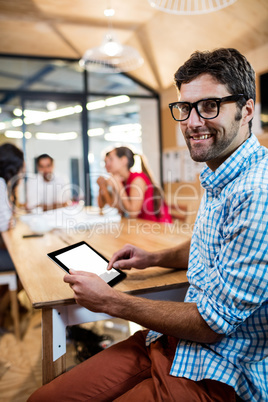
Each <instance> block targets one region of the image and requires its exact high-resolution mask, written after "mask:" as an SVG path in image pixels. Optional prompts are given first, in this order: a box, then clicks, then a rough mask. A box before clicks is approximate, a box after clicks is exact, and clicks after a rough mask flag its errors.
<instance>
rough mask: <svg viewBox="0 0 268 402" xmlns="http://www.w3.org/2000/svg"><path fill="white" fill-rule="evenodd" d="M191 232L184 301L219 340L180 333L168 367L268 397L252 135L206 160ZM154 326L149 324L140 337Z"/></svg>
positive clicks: (267, 301) (259, 155) (267, 325)
mask: <svg viewBox="0 0 268 402" xmlns="http://www.w3.org/2000/svg"><path fill="white" fill-rule="evenodd" d="M200 179H201V184H202V186H203V187H204V188H205V190H206V191H205V194H204V197H203V199H202V202H201V205H200V208H199V212H198V216H197V220H196V223H195V228H194V232H193V236H192V243H191V251H190V260H189V268H188V273H187V276H188V280H189V283H190V287H189V290H188V293H187V295H186V298H185V301H186V302H194V303H196V304H197V308H198V311H199V312H200V314H201V316H202V317H203V318H204V320H205V321H206V322H207V324H208V325H209V326H210V327H211V328H212V329H213V330H214V331H215V332H217V333H219V334H224V337H223V338H222V339H221V341H219V342H217V343H214V344H201V343H196V342H189V341H183V340H179V342H178V346H177V349H176V353H175V357H174V360H173V365H172V367H171V371H170V374H171V375H173V376H178V377H186V378H189V379H192V380H194V381H199V380H202V379H204V378H207V379H213V380H216V381H221V382H224V383H226V384H229V385H230V386H232V387H233V388H234V389H235V391H236V393H237V394H238V395H239V396H240V397H241V398H242V399H243V400H245V401H248V402H260V401H262V402H263V401H268V150H267V149H266V148H264V147H261V146H260V144H259V142H258V140H257V138H256V137H255V136H254V135H251V137H250V138H249V139H248V140H247V141H246V142H244V143H243V144H242V145H241V146H240V147H239V148H238V149H237V150H236V151H235V152H234V153H233V154H232V155H231V156H230V157H229V158H228V159H227V160H226V161H225V162H224V163H223V164H222V165H220V167H219V168H218V169H217V170H216V171H215V172H213V171H211V170H210V169H209V168H208V167H206V168H205V169H204V170H203V171H202V173H201V176H200ZM159 336H161V335H160V334H158V333H156V332H154V331H150V332H149V334H148V337H147V340H146V343H147V345H148V344H150V343H151V342H153V341H154V340H156V339H157V338H158V337H159Z"/></svg>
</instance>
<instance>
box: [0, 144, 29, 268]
mask: <svg viewBox="0 0 268 402" xmlns="http://www.w3.org/2000/svg"><path fill="white" fill-rule="evenodd" d="M23 166H24V161H23V153H22V151H21V150H20V149H18V148H17V147H15V145H13V144H9V143H5V144H3V145H1V146H0V272H1V271H2V272H3V271H14V270H15V268H14V265H13V262H12V260H11V258H10V255H9V253H8V251H7V250H6V248H5V246H4V243H3V240H2V237H1V232H4V231H6V230H9V229H11V228H12V227H13V225H14V218H13V210H14V209H15V205H16V190H17V184H18V182H19V178H18V177H17V176H18V175H19V174H20V173H22V170H23Z"/></svg>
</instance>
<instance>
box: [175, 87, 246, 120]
mask: <svg viewBox="0 0 268 402" xmlns="http://www.w3.org/2000/svg"><path fill="white" fill-rule="evenodd" d="M242 96H243V97H244V98H245V99H246V96H245V95H244V94H237V95H229V96H224V97H223V98H205V99H200V100H198V101H196V102H193V103H192V102H172V103H170V104H169V105H168V106H169V109H170V112H171V115H172V117H173V119H174V120H175V121H185V120H187V119H189V117H190V114H191V111H192V109H193V108H194V109H195V110H196V113H197V114H198V116H200V117H201V119H205V120H212V119H216V117H218V116H219V113H220V106H221V103H222V102H237V101H238V100H239V99H240V98H241V97H242ZM208 100H213V101H215V102H216V104H217V108H218V111H217V114H216V116H214V117H203V116H202V115H201V114H200V113H199V111H198V107H197V105H198V103H199V102H202V101H208ZM179 103H183V104H187V105H189V107H190V109H189V114H188V116H187V117H186V118H185V119H182V120H178V119H175V117H174V114H173V107H174V106H175V105H177V104H179Z"/></svg>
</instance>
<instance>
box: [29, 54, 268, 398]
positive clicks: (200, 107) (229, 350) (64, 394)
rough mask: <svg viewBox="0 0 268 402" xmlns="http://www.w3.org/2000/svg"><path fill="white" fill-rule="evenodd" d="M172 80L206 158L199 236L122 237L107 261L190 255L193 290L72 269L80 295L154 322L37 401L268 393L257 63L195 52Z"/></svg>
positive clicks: (99, 307) (164, 262)
mask: <svg viewBox="0 0 268 402" xmlns="http://www.w3.org/2000/svg"><path fill="white" fill-rule="evenodd" d="M175 82H176V86H177V88H178V90H179V100H180V101H179V102H174V103H173V104H171V105H170V108H171V109H174V108H175V111H174V110H172V115H173V116H174V117H175V118H176V120H177V121H180V123H179V124H180V127H181V130H182V133H183V135H184V137H185V140H186V144H187V146H188V148H189V151H190V154H191V157H192V159H193V160H195V161H197V162H206V164H207V166H206V167H204V169H203V170H202V172H201V175H200V179H201V184H202V186H203V187H204V189H205V193H204V197H203V199H202V201H201V205H200V208H199V212H198V216H197V218H196V222H195V227H194V231H193V235H192V240H191V246H190V248H187V247H185V245H184V246H183V247H177V248H173V249H169V250H162V251H161V250H160V251H159V252H157V253H150V252H148V251H143V250H142V249H139V248H136V247H133V246H131V245H126V246H125V247H123V249H121V250H119V251H118V252H116V253H115V254H114V255H113V257H112V258H111V260H110V262H109V266H108V269H110V268H111V267H112V266H114V267H116V268H121V269H123V268H125V269H130V268H131V267H135V268H138V269H144V268H146V267H150V266H162V267H173V268H177V269H180V268H183V267H186V266H187V263H188V272H187V276H188V280H189V284H190V286H189V289H188V292H187V294H186V297H185V300H184V302H171V301H158V300H148V299H146V298H142V297H137V296H132V295H129V294H126V293H123V292H119V291H118V290H116V288H111V287H110V286H109V285H107V284H106V283H105V282H104V281H102V280H101V279H100V278H99V277H98V276H96V275H93V274H88V273H83V272H74V271H72V272H71V275H65V277H64V281H65V282H66V283H69V285H70V286H71V288H72V289H73V291H74V297H75V300H76V302H77V303H78V304H80V305H82V306H84V307H86V308H87V309H89V310H91V311H94V312H102V313H107V314H109V315H111V316H113V317H120V318H124V319H126V320H129V321H134V322H137V323H138V324H140V325H142V326H144V327H146V328H149V329H150V331H147V330H146V331H139V332H137V333H136V334H134V335H133V336H132V337H130V338H129V339H127V340H125V341H123V342H121V343H117V344H116V345H113V346H111V347H109V348H107V349H105V350H104V351H102V352H100V353H99V354H96V355H95V356H93V357H92V358H90V359H88V360H86V361H85V362H84V363H82V364H81V365H78V366H76V367H75V368H73V369H72V370H70V371H69V372H67V373H65V374H63V375H61V376H59V377H58V378H56V379H55V380H53V381H51V382H50V383H49V384H47V385H45V386H44V387H43V388H41V389H40V390H39V391H37V392H36V393H35V394H33V396H32V398H30V402H34V401H36V402H46V401H50V400H51V401H52V400H54V401H65V402H68V401H71V400H75V401H99V402H100V401H118V402H119V401H120V402H121V401H127V402H134V401H147V402H155V401H159V402H160V401H164V402H169V401H179V402H198V401H199V402H201V401H207V402H216V401H217V402H229V401H233V402H235V401H247V402H260V401H263V402H264V401H267V395H268V381H267V378H268V376H267V374H268V269H267V267H268V253H267V250H268V174H267V172H268V150H267V149H266V148H264V147H262V146H261V145H260V143H259V141H258V140H257V138H256V137H255V135H254V134H253V133H252V132H251V121H252V118H253V115H254V101H255V74H254V70H253V69H252V67H251V65H250V64H249V62H248V61H247V59H246V58H245V57H244V56H242V55H241V54H240V53H239V52H238V51H237V50H235V49H217V50H214V51H212V52H195V53H194V54H193V55H192V56H191V57H190V59H189V60H188V61H186V62H185V63H184V65H183V66H181V67H180V68H179V69H178V71H177V72H176V74H175ZM149 269H150V268H149Z"/></svg>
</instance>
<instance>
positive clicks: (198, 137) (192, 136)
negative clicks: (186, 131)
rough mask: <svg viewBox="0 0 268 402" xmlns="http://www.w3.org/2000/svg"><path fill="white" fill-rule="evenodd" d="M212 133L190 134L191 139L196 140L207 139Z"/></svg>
mask: <svg viewBox="0 0 268 402" xmlns="http://www.w3.org/2000/svg"><path fill="white" fill-rule="evenodd" d="M211 137H212V134H203V135H191V137H190V138H191V139H193V140H195V141H197V140H207V139H208V138H211Z"/></svg>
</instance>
